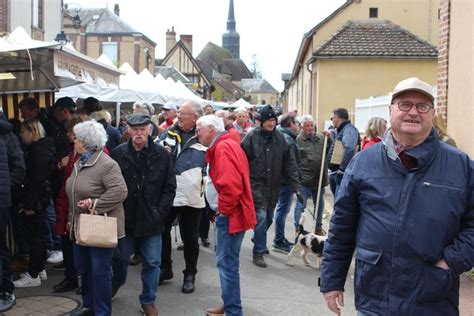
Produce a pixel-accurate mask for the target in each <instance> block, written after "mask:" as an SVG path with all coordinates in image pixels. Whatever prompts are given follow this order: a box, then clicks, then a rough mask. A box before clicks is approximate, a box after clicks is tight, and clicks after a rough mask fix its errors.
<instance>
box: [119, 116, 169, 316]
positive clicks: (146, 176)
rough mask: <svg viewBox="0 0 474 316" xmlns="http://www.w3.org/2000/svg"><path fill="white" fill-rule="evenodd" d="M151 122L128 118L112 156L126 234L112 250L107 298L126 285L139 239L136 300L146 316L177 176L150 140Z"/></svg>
mask: <svg viewBox="0 0 474 316" xmlns="http://www.w3.org/2000/svg"><path fill="white" fill-rule="evenodd" d="M150 122H151V120H150V116H149V115H148V114H145V113H134V114H131V115H129V116H128V117H127V123H128V133H129V135H130V138H129V140H128V142H127V143H124V144H122V145H120V146H118V147H117V148H115V149H114V150H113V151H112V153H111V156H112V158H113V159H115V160H116V161H117V163H118V164H119V166H120V168H121V170H122V174H123V177H124V179H125V182H126V183H127V189H128V196H127V199H126V200H125V202H124V209H125V232H126V236H125V237H123V238H121V239H119V243H118V246H117V250H118V252H119V253H120V260H117V259H115V260H114V264H113V270H114V276H113V282H112V285H113V287H112V295H115V294H116V293H117V291H118V289H119V287H120V286H122V285H123V284H124V283H125V281H126V277H127V269H128V265H129V261H130V256H131V254H132V253H133V251H134V245H135V239H139V241H140V245H141V254H142V273H141V276H142V283H143V288H142V294H141V295H140V296H139V300H140V304H141V306H142V309H143V312H144V314H145V315H158V310H157V309H156V307H155V300H156V292H157V288H158V282H159V278H160V262H161V245H162V242H161V235H162V232H163V231H164V220H165V218H166V217H167V216H168V213H169V210H170V207H171V205H172V203H173V199H174V196H175V191H176V178H175V174H174V163H173V159H172V158H171V155H170V154H169V153H168V152H167V151H166V150H165V149H164V148H163V147H162V146H160V145H158V144H156V143H154V142H153V139H152V138H151V136H150V129H151V126H150ZM115 257H117V256H115Z"/></svg>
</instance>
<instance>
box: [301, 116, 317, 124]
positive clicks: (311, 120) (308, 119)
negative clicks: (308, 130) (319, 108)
mask: <svg viewBox="0 0 474 316" xmlns="http://www.w3.org/2000/svg"><path fill="white" fill-rule="evenodd" d="M306 122H310V123H314V119H313V117H312V116H311V115H309V114H306V115H303V116H302V117H301V121H300V124H301V125H303V124H304V123H306Z"/></svg>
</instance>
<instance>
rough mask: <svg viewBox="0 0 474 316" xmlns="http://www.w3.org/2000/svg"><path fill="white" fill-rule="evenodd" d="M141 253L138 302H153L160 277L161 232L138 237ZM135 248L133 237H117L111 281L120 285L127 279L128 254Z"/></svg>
mask: <svg viewBox="0 0 474 316" xmlns="http://www.w3.org/2000/svg"><path fill="white" fill-rule="evenodd" d="M139 240H140V245H141V254H142V273H141V277H142V286H143V287H142V294H140V296H139V300H140V304H154V303H155V300H156V291H157V290H158V282H159V279H160V264H161V234H155V235H151V236H146V237H141V238H139ZM134 249H135V238H134V237H131V236H125V237H123V238H120V239H119V242H118V246H117V251H118V253H119V259H118V260H117V258H115V259H114V264H113V271H114V277H113V283H114V284H115V285H118V286H121V285H123V284H125V281H126V280H127V272H128V266H129V264H130V256H131V255H132V254H133V252H134Z"/></svg>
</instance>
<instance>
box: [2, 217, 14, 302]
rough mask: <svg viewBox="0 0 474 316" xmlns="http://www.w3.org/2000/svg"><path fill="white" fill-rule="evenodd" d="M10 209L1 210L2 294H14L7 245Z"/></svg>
mask: <svg viewBox="0 0 474 316" xmlns="http://www.w3.org/2000/svg"><path fill="white" fill-rule="evenodd" d="M9 212H10V211H9V209H8V208H0V258H1V260H2V261H1V263H0V292H8V293H13V289H14V285H13V282H12V271H11V266H10V250H9V249H8V245H7V225H8V215H9Z"/></svg>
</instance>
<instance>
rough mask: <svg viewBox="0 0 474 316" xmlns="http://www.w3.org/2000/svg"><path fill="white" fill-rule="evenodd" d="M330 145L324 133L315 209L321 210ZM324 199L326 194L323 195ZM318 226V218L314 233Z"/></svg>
mask: <svg viewBox="0 0 474 316" xmlns="http://www.w3.org/2000/svg"><path fill="white" fill-rule="evenodd" d="M327 145H328V135H327V134H325V135H324V145H323V157H322V159H321V171H320V172H319V183H318V192H316V205H315V210H318V211H319V200H320V199H321V186H322V185H323V174H324V172H327V170H324V169H325V167H326V163H325V160H326V147H327ZM323 199H324V196H323ZM315 215H316V218H318V217H317V216H318V215H317V213H316V212H315ZM317 226H318V221H317V220H316V224H315V226H314V233H316V228H317Z"/></svg>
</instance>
